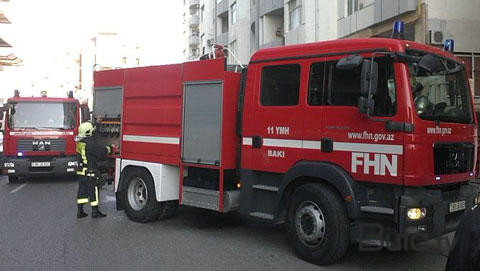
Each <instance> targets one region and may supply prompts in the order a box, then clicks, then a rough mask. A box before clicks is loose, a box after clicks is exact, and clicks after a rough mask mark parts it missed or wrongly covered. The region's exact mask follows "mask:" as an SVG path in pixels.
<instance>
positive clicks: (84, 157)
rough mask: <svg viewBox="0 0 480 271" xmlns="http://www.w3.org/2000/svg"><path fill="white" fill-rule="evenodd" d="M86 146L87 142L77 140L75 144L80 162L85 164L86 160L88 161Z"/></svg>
mask: <svg viewBox="0 0 480 271" xmlns="http://www.w3.org/2000/svg"><path fill="white" fill-rule="evenodd" d="M86 147H87V144H86V143H84V142H77V144H76V150H77V153H78V154H80V155H81V156H82V163H83V164H84V165H86V164H87V162H88V161H87V152H86Z"/></svg>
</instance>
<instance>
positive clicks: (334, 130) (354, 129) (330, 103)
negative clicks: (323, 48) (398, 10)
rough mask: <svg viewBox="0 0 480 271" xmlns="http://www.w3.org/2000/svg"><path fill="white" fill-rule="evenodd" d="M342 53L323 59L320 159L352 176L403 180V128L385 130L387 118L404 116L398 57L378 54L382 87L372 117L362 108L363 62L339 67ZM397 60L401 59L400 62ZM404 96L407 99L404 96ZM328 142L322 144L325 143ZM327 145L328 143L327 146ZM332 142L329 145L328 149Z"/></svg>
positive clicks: (392, 118) (395, 118)
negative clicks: (351, 68) (362, 111)
mask: <svg viewBox="0 0 480 271" xmlns="http://www.w3.org/2000/svg"><path fill="white" fill-rule="evenodd" d="M342 57H345V56H341V57H328V58H326V62H325V64H324V68H325V70H324V72H325V77H324V78H325V82H324V91H323V93H324V97H323V100H324V101H323V104H324V110H323V125H324V130H323V135H322V138H324V139H325V141H322V153H321V154H319V155H318V157H317V158H318V159H321V160H327V161H329V162H333V163H335V164H337V165H340V166H342V167H343V168H344V169H345V170H346V171H347V172H349V173H350V174H351V175H352V176H353V177H354V179H356V180H362V181H372V180H374V181H376V182H383V183H393V184H401V183H402V181H403V179H402V172H403V170H402V169H403V136H404V134H403V132H400V131H387V130H386V128H385V121H387V120H390V121H396V122H402V123H403V122H404V121H405V115H404V114H402V113H401V112H405V110H404V106H405V103H401V102H397V100H398V97H399V95H398V91H397V88H396V85H395V82H396V81H401V80H400V79H401V77H400V76H397V79H396V78H395V72H394V66H395V65H394V63H393V62H392V61H391V60H389V59H387V58H385V57H379V58H376V59H375V61H376V62H377V63H378V73H379V78H378V87H377V89H378V91H377V94H376V95H374V101H375V108H374V111H373V112H372V114H371V115H372V118H368V117H367V115H366V114H362V113H360V112H359V110H358V107H357V104H358V98H359V97H360V74H361V73H360V72H361V67H358V68H355V69H354V70H341V69H338V68H337V67H336V66H335V65H336V63H337V62H338V60H339V59H340V58H342ZM396 65H397V67H398V65H401V64H396ZM402 100H404V99H402ZM324 142H325V143H328V144H323V143H324ZM324 145H325V146H324ZM326 145H330V147H331V149H328V150H327V149H326V147H327V146H326Z"/></svg>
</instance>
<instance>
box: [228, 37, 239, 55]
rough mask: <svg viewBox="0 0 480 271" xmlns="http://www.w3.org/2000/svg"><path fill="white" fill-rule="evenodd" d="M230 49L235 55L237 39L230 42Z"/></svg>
mask: <svg viewBox="0 0 480 271" xmlns="http://www.w3.org/2000/svg"><path fill="white" fill-rule="evenodd" d="M230 50H231V51H232V53H233V54H234V55H235V56H236V55H237V40H234V41H232V42H230Z"/></svg>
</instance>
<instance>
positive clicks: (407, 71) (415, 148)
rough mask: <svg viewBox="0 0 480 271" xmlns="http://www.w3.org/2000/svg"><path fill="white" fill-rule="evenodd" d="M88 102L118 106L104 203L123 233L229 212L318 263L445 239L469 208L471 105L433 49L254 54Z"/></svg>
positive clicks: (139, 77) (120, 77) (400, 43)
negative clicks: (109, 199)
mask: <svg viewBox="0 0 480 271" xmlns="http://www.w3.org/2000/svg"><path fill="white" fill-rule="evenodd" d="M95 88H96V89H99V90H101V89H108V88H118V89H121V90H122V93H123V94H122V117H121V124H120V125H121V134H120V138H121V142H120V145H121V153H120V157H119V158H117V159H116V162H115V164H116V165H115V192H116V195H117V207H118V208H119V209H125V211H126V213H127V215H128V217H129V218H130V219H132V220H134V221H138V222H147V221H152V220H156V219H165V218H168V217H171V216H172V215H173V214H174V212H175V209H176V208H177V206H178V205H179V204H180V205H188V206H195V207H199V208H205V209H210V210H215V211H218V212H230V211H238V212H240V213H241V214H243V215H245V216H246V217H249V218H251V219H256V220H261V221H267V222H270V223H271V224H272V225H274V224H285V225H286V228H287V232H288V236H289V239H290V241H291V243H292V245H293V247H294V248H295V252H296V253H297V254H298V255H299V256H300V257H301V258H302V259H305V260H308V261H311V262H315V263H319V264H329V263H332V262H335V261H337V260H338V259H340V258H341V257H342V256H343V255H344V254H345V253H346V250H347V248H348V246H349V244H350V243H368V244H377V245H385V246H388V245H390V244H392V243H395V242H397V241H398V240H400V239H402V238H403V237H405V236H411V235H414V234H423V235H425V236H426V238H428V239H430V238H434V237H436V236H440V235H442V234H445V233H448V232H451V231H454V230H455V229H456V227H457V225H458V223H459V220H460V217H461V215H462V214H463V212H464V211H465V210H466V209H468V208H470V207H472V206H473V205H474V204H477V203H478V190H477V188H476V187H475V186H473V185H471V184H470V183H469V182H470V181H471V180H473V179H474V172H475V169H474V166H475V163H474V161H476V160H475V159H476V146H477V130H476V118H475V116H474V114H473V112H474V110H473V99H472V97H471V94H470V91H469V90H468V82H467V80H466V76H465V71H464V67H463V65H462V64H461V62H460V61H459V60H458V59H457V58H455V57H454V56H453V55H452V54H450V53H448V52H445V51H443V50H440V49H438V48H434V47H430V46H427V45H423V44H419V43H415V42H411V41H404V40H398V39H381V38H378V39H346V40H335V41H327V42H317V43H310V44H301V45H292V46H284V47H277V48H268V49H261V50H259V51H258V52H256V53H255V54H254V55H253V56H252V57H251V60H250V63H249V65H248V68H245V69H243V70H242V72H241V73H239V72H234V71H231V70H230V69H228V67H227V65H226V64H225V59H224V58H215V59H210V60H200V61H193V62H186V63H182V64H175V65H164V66H153V67H143V68H132V69H123V70H112V71H100V72H96V73H95ZM365 225H369V226H368V227H366V226H365ZM379 232H381V233H379ZM360 233H363V235H362V234H360Z"/></svg>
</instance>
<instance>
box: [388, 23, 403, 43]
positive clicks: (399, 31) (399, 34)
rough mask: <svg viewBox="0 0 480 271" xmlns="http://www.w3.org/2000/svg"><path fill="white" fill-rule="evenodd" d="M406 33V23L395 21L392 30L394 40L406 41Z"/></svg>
mask: <svg viewBox="0 0 480 271" xmlns="http://www.w3.org/2000/svg"><path fill="white" fill-rule="evenodd" d="M404 31H405V23H404V22H403V21H395V22H394V23H393V30H392V36H391V38H392V39H399V40H403V39H404Z"/></svg>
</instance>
